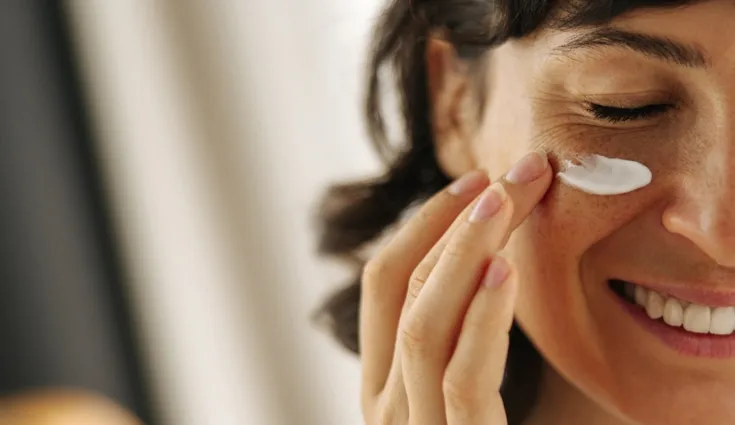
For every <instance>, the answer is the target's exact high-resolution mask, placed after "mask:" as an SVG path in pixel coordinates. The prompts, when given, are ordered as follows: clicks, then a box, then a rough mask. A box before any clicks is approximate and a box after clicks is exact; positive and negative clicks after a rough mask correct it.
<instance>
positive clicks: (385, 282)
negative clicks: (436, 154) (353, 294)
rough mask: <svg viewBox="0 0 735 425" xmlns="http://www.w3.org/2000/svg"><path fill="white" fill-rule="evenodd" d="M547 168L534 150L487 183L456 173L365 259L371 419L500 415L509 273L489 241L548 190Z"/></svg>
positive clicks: (457, 419)
mask: <svg viewBox="0 0 735 425" xmlns="http://www.w3.org/2000/svg"><path fill="white" fill-rule="evenodd" d="M550 168H551V167H549V166H548V161H547V159H546V156H545V155H543V154H539V153H536V152H532V153H530V154H528V155H527V156H526V157H524V158H523V159H521V161H519V163H518V164H516V165H515V166H514V167H513V168H512V169H511V171H510V172H508V173H507V174H506V175H505V177H504V178H503V179H502V180H501V181H499V182H496V183H495V184H493V185H492V186H490V187H489V188H488V184H489V181H488V178H487V176H486V175H485V173H483V172H480V171H474V172H471V173H469V174H467V175H465V176H464V177H463V178H461V179H459V180H457V181H456V182H455V183H454V184H452V185H451V186H449V188H447V189H445V190H444V191H442V192H440V193H439V194H437V195H436V196H434V197H433V198H432V199H431V200H429V201H428V202H427V203H426V204H425V205H424V206H423V208H422V209H421V210H420V211H419V213H418V214H417V215H416V216H415V217H413V218H412V219H411V220H410V221H409V222H408V223H407V224H406V225H405V226H404V227H403V228H402V229H401V230H400V231H399V233H398V234H397V235H396V237H395V238H394V239H393V240H392V241H391V242H390V243H389V244H388V245H387V246H386V247H385V248H384V249H383V250H382V251H381V252H380V253H379V254H378V255H377V256H376V257H375V258H374V259H373V260H372V261H370V262H369V263H368V264H367V266H366V267H365V271H364V275H363V282H362V285H363V293H362V306H361V309H360V347H361V351H362V364H363V369H362V383H363V385H362V393H363V394H362V406H363V412H364V414H365V419H366V423H367V424H368V425H378V424H380V425H404V424H409V425H475V424H477V425H480V424H482V425H501V424H506V422H507V420H506V416H505V409H504V407H503V401H502V399H501V397H500V392H499V390H500V384H501V382H502V378H503V372H504V369H505V360H506V355H507V351H508V332H509V330H510V327H511V324H512V322H513V308H514V305H515V296H516V293H517V282H516V280H515V278H514V277H515V275H514V273H513V268H512V266H511V265H510V264H509V263H508V261H507V260H505V259H504V258H503V257H502V256H500V255H499V254H498V252H499V251H500V250H501V249H502V248H503V247H504V245H505V243H506V241H507V240H508V237H509V236H510V233H511V232H512V231H513V230H514V229H515V228H516V227H517V226H518V225H519V224H520V223H521V222H522V221H523V220H524V219H525V218H526V216H527V215H528V214H529V213H530V212H531V211H532V210H533V208H534V207H535V205H536V204H537V203H538V202H539V200H540V199H541V198H542V196H543V195H544V193H545V192H546V190H547V189H548V187H549V184H550V182H551V171H550ZM478 194H479V195H480V196H478Z"/></svg>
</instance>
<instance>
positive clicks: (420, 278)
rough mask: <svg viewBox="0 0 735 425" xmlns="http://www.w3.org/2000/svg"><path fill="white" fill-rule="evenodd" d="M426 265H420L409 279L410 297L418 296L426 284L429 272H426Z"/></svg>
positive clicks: (408, 291) (408, 292)
mask: <svg viewBox="0 0 735 425" xmlns="http://www.w3.org/2000/svg"><path fill="white" fill-rule="evenodd" d="M423 269H424V267H422V266H419V267H417V268H416V270H414V271H413V273H412V274H411V278H410V279H409V280H408V290H407V294H408V297H410V298H414V299H415V298H418V296H419V294H420V293H421V290H422V289H423V288H424V286H425V285H426V281H427V280H428V276H429V274H428V273H426V272H424V270H423Z"/></svg>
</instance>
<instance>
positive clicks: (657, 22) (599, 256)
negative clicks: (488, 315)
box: [471, 0, 735, 425]
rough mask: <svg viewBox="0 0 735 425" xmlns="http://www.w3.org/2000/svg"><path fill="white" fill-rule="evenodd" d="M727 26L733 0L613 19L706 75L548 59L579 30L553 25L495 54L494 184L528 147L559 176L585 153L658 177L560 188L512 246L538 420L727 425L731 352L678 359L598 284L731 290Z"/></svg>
mask: <svg viewBox="0 0 735 425" xmlns="http://www.w3.org/2000/svg"><path fill="white" fill-rule="evenodd" d="M733 22H735V7H734V5H733V3H732V2H730V1H726V0H713V1H706V2H700V3H695V4H694V5H691V6H685V7H681V8H676V9H670V10H655V11H650V10H648V11H647V10H641V11H637V12H634V13H632V14H630V15H626V16H623V17H621V18H619V19H617V20H615V21H613V23H612V25H613V26H615V27H618V28H622V29H626V30H631V31H637V32H640V33H644V34H652V35H657V36H663V37H668V38H671V39H675V40H677V41H680V42H683V43H687V44H691V45H695V46H698V47H699V48H701V49H702V50H704V52H705V54H706V55H707V57H708V58H709V60H710V61H711V64H710V67H709V68H701V69H700V68H691V67H689V68H688V67H682V66H678V65H675V64H672V63H669V62H664V61H661V60H657V59H653V58H650V57H647V56H645V55H642V54H640V53H637V52H633V51H631V50H629V49H623V48H615V47H610V48H603V49H599V50H598V51H597V52H596V53H594V54H589V53H579V54H571V56H570V57H568V58H563V57H561V58H560V57H558V56H554V57H553V58H552V57H551V51H552V49H553V48H554V46H556V45H559V44H561V43H563V42H565V41H566V40H568V39H570V37H573V36H575V35H578V34H579V33H581V32H583V31H584V30H568V31H562V32H553V33H552V32H549V31H546V32H544V33H542V34H539V35H538V36H536V37H534V38H533V39H529V40H521V41H512V42H509V43H506V44H505V45H503V46H501V47H499V48H498V49H496V50H495V51H494V52H493V55H492V63H491V69H490V72H488V78H489V79H490V80H491V81H490V82H489V84H488V86H489V87H492V88H493V90H492V91H491V92H490V93H489V95H488V99H487V102H488V103H487V104H486V108H485V110H484V111H485V115H484V117H483V120H482V122H481V124H480V127H479V129H478V131H477V132H476V137H475V138H474V139H473V141H472V143H471V148H472V152H473V156H474V158H475V161H476V163H477V165H478V166H479V167H482V168H485V169H487V170H489V172H490V174H491V178H493V179H497V178H498V177H500V175H501V174H502V173H503V172H504V171H505V170H507V169H508V167H509V166H510V165H511V164H512V163H513V162H514V161H515V160H517V159H519V158H520V157H521V156H522V155H523V154H524V153H525V152H527V151H528V150H530V149H534V148H542V149H544V150H546V151H548V152H549V153H550V163H551V166H552V167H553V168H554V171H555V172H556V171H558V170H559V165H560V161H561V160H563V159H566V158H570V157H574V156H577V155H584V154H592V153H594V154H600V155H604V156H607V157H612V158H627V159H631V160H635V161H638V162H641V163H644V164H646V165H647V166H648V167H649V168H650V169H651V171H652V173H653V176H654V181H653V182H652V183H651V184H650V185H648V186H647V187H645V188H642V189H640V190H637V191H634V192H631V193H628V194H624V195H619V196H609V197H604V196H590V195H588V194H585V193H582V192H580V191H578V190H575V189H572V188H569V187H566V186H563V185H560V184H559V182H558V181H555V182H554V183H553V184H552V187H551V189H550V191H549V192H548V194H547V195H546V196H545V198H544V199H543V201H542V202H541V204H540V205H539V206H538V208H537V209H536V210H535V211H534V212H533V213H532V214H531V216H530V217H529V219H528V220H527V221H526V222H525V223H524V224H523V225H522V226H521V227H520V228H519V230H518V231H517V232H516V233H515V234H514V235H513V237H512V238H511V239H510V241H509V244H508V246H507V248H506V251H507V255H508V256H509V258H510V259H511V260H512V261H513V262H514V263H515V264H516V268H517V270H518V274H519V276H520V282H521V289H520V294H519V300H518V305H517V310H516V317H517V320H518V321H519V323H520V324H521V325H522V327H523V328H524V330H525V331H526V332H527V334H528V335H529V337H530V338H531V339H532V340H533V342H534V343H535V344H536V345H537V347H538V349H539V350H540V351H541V352H542V354H543V355H544V357H545V359H546V360H547V362H548V363H549V364H550V365H551V366H552V367H553V368H550V369H549V370H548V371H547V375H546V376H547V379H546V380H545V381H544V384H543V387H542V397H541V398H542V402H541V404H540V406H539V410H538V412H537V413H538V414H539V416H542V415H543V414H544V413H547V414H549V413H551V412H552V411H555V413H556V416H557V417H568V418H575V420H578V421H579V422H575V423H595V424H603V425H604V424H622V423H636V424H645V425H689V424H708V425H725V424H728V425H729V424H731V423H732V422H733V418H735V402H733V401H732V400H734V399H735V359H724V360H723V359H720V360H713V359H703V358H693V357H685V356H683V355H680V354H678V353H676V352H674V351H672V350H671V349H670V348H668V347H666V346H664V345H662V344H661V343H660V342H659V341H657V340H656V339H654V338H653V337H651V336H650V335H649V334H647V333H646V332H645V331H642V330H641V329H640V327H638V326H637V325H636V324H635V323H633V322H632V321H631V320H630V318H629V317H628V316H627V315H626V313H624V312H623V311H622V309H620V308H619V306H617V304H616V303H615V301H614V298H613V295H611V294H610V292H609V289H608V287H607V284H606V281H607V279H609V278H613V277H616V276H619V275H621V274H624V275H625V276H636V277H641V278H647V277H655V278H657V279H661V280H666V279H677V280H686V281H687V282H689V281H690V282H692V285H708V286H710V287H713V288H718V289H720V290H730V291H733V290H735V220H733V219H732V218H733V217H735V112H733V111H735V43H733V41H732V40H735V26H733V24H732V23H733ZM585 96H592V97H595V96H596V98H595V99H598V98H599V101H600V103H602V102H604V101H608V100H609V99H614V101H615V102H631V103H633V104H632V105H631V106H630V107H638V106H644V105H646V104H647V103H657V102H658V103H660V102H661V99H662V98H664V97H665V98H666V99H667V101H671V102H673V103H674V104H675V105H676V107H675V108H674V109H673V110H671V111H668V112H666V113H664V114H662V115H661V116H657V117H655V118H651V119H647V120H638V121H628V122H618V123H611V122H606V121H604V120H602V119H599V118H596V117H594V116H591V115H590V114H589V113H588V112H587V111H586V110H585V109H584V105H585V101H586V97H585ZM557 373H558V375H560V376H561V377H563V378H564V379H561V378H559V377H558V376H557V375H556V374H557ZM547 417H548V416H547ZM532 419H533V418H532ZM529 423H533V420H532V421H531V422H529Z"/></svg>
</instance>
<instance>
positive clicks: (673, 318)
mask: <svg viewBox="0 0 735 425" xmlns="http://www.w3.org/2000/svg"><path fill="white" fill-rule="evenodd" d="M610 284H611V287H612V288H613V290H614V291H615V293H617V294H618V295H620V296H621V297H623V298H624V299H625V300H626V301H628V302H630V303H632V304H636V305H638V306H639V307H641V308H642V309H643V310H645V312H646V314H647V315H648V317H649V318H651V319H653V320H660V321H662V322H663V323H665V324H667V325H669V326H671V327H674V328H682V327H683V328H684V330H686V331H689V332H692V333H696V334H707V333H709V334H712V335H731V334H732V333H733V332H735V307H714V306H707V305H701V304H695V303H691V302H689V301H685V300H681V299H678V298H676V297H674V296H671V295H668V294H664V293H660V292H657V291H655V290H653V289H649V288H644V287H643V286H640V285H636V284H634V283H630V282H625V281H621V280H617V281H616V280H613V281H611V283H610Z"/></svg>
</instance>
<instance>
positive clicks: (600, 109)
mask: <svg viewBox="0 0 735 425" xmlns="http://www.w3.org/2000/svg"><path fill="white" fill-rule="evenodd" d="M673 107H674V105H671V104H654V105H646V106H642V107H638V108H619V107H614V106H605V105H599V104H596V103H589V104H587V110H588V112H589V113H591V114H592V116H594V117H595V118H597V119H600V120H605V121H609V122H612V123H618V122H624V121H635V120H643V119H647V118H652V117H654V116H656V115H660V114H662V113H664V112H666V111H668V110H669V109H671V108H673Z"/></svg>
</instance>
